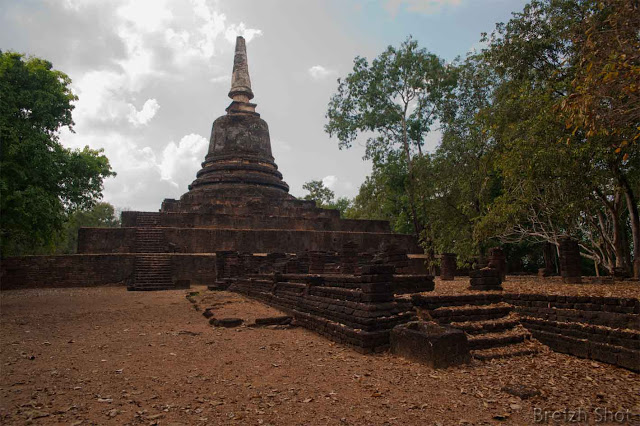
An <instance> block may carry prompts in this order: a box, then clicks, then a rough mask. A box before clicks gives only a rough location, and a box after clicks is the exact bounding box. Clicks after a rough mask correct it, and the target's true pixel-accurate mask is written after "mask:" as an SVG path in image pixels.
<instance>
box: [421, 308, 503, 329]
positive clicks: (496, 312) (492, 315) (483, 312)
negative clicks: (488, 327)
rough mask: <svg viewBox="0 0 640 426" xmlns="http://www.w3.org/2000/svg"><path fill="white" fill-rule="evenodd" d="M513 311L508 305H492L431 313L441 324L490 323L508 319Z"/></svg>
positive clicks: (440, 310) (439, 310)
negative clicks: (495, 320) (489, 321)
mask: <svg viewBox="0 0 640 426" xmlns="http://www.w3.org/2000/svg"><path fill="white" fill-rule="evenodd" d="M512 310H513V306H511V305H509V304H507V303H495V304H491V305H480V306H477V305H475V306H474V305H463V306H447V307H442V308H437V309H434V310H432V311H430V312H429V314H430V315H431V317H433V319H435V320H436V321H438V322H439V323H444V324H446V323H452V322H470V321H488V320H494V319H498V318H503V317H506V316H507V315H509V314H510V313H511V311H512Z"/></svg>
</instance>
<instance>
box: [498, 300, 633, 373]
mask: <svg viewBox="0 0 640 426" xmlns="http://www.w3.org/2000/svg"><path fill="white" fill-rule="evenodd" d="M505 300H508V301H509V302H510V303H512V304H513V305H514V306H515V307H516V312H517V313H518V314H519V316H520V318H521V321H522V324H523V325H524V326H525V327H527V328H528V329H529V330H530V331H531V333H532V334H533V336H534V337H535V338H537V339H538V340H539V341H541V342H542V343H544V344H546V345H548V346H549V347H550V348H552V349H553V350H555V351H558V352H563V353H568V354H571V355H576V356H579V357H582V358H590V359H594V360H598V361H602V362H606V363H609V364H614V365H618V366H620V367H624V368H628V369H630V370H634V371H640V301H639V300H638V299H631V298H616V297H589V296H554V295H535V294H534V295H530V294H521V295H505Z"/></svg>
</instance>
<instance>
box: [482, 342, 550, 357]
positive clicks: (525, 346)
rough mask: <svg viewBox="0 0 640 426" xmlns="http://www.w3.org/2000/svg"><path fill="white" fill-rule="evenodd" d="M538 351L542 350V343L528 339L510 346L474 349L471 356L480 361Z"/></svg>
mask: <svg viewBox="0 0 640 426" xmlns="http://www.w3.org/2000/svg"><path fill="white" fill-rule="evenodd" d="M538 352H540V344H539V343H538V344H537V343H536V342H534V341H531V340H527V341H524V342H522V343H518V344H514V345H509V346H501V347H494V348H488V349H477V350H473V351H471V356H473V357H474V358H475V359H477V360H480V361H490V360H492V359H503V358H513V357H516V356H526V355H535V354H537V353H538Z"/></svg>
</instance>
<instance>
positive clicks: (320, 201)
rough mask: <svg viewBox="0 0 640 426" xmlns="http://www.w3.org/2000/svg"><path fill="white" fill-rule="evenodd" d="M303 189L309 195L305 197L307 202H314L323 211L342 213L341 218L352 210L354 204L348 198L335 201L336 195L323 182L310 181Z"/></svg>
mask: <svg viewBox="0 0 640 426" xmlns="http://www.w3.org/2000/svg"><path fill="white" fill-rule="evenodd" d="M302 189H304V190H306V191H308V192H309V193H308V194H307V195H305V196H304V199H305V200H313V201H315V202H316V205H317V206H318V207H321V208H323V209H333V210H338V211H340V216H341V217H346V216H347V211H348V210H349V209H351V208H352V206H353V202H352V201H351V199H349V198H347V197H339V198H338V199H335V200H334V198H335V196H336V194H335V193H334V192H333V191H332V190H331V189H329V188H327V187H326V186H324V183H323V182H322V181H321V180H310V181H309V182H305V184H304V185H302Z"/></svg>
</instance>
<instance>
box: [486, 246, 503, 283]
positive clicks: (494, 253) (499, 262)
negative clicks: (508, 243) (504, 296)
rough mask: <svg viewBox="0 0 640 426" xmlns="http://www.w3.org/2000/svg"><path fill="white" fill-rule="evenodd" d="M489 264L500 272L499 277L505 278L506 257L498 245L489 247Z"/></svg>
mask: <svg viewBox="0 0 640 426" xmlns="http://www.w3.org/2000/svg"><path fill="white" fill-rule="evenodd" d="M489 266H490V267H492V268H496V269H497V270H498V273H499V274H500V279H501V280H502V281H504V280H505V278H506V276H507V257H506V256H505V254H504V251H503V250H502V249H501V248H500V247H493V248H491V249H489Z"/></svg>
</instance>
